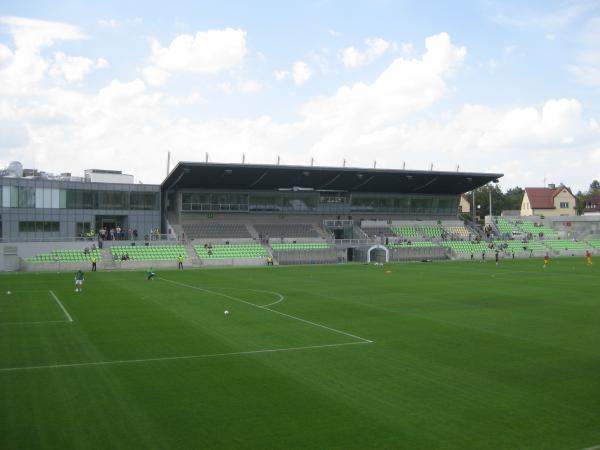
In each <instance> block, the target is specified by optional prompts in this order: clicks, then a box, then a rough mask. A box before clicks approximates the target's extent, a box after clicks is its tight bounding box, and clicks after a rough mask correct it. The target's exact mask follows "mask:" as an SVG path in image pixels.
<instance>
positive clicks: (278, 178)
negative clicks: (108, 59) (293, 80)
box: [0, 162, 598, 270]
mask: <svg viewBox="0 0 600 450" xmlns="http://www.w3.org/2000/svg"><path fill="white" fill-rule="evenodd" d="M3 175H4V176H2V177H0V185H1V186H2V188H1V189H0V204H1V205H2V209H1V212H0V218H1V219H0V231H1V232H2V237H3V239H2V244H1V245H2V246H3V253H2V254H3V268H4V270H47V269H54V268H55V267H56V265H57V264H60V265H61V266H62V267H65V268H67V267H71V268H75V267H76V266H80V265H81V264H82V263H83V264H85V263H86V262H88V261H90V260H91V258H92V257H93V258H94V259H95V260H96V261H97V263H98V265H99V267H100V268H102V269H114V268H133V269H135V268H143V267H147V266H148V264H152V265H153V266H156V267H176V261H178V260H179V259H181V260H182V261H183V263H184V265H185V266H187V267H203V266H212V265H215V266H218V265H264V264H267V263H272V264H275V265H286V264H312V263H339V262H351V261H358V262H373V261H376V262H384V261H402V260H423V259H427V260H429V259H469V258H471V257H473V256H474V255H477V256H481V254H482V253H488V254H493V253H495V252H500V253H501V254H502V256H503V257H507V256H512V257H515V256H516V257H531V256H536V255H543V254H546V253H550V254H552V255H567V254H568V255H572V254H582V253H584V252H586V251H588V250H589V251H593V252H597V251H598V244H597V242H598V241H597V240H595V239H596V238H597V236H596V235H590V236H589V238H590V240H589V242H588V241H586V240H585V239H572V236H571V234H570V233H567V232H565V231H562V230H564V229H566V227H567V223H566V222H565V223H564V224H562V223H561V225H560V226H557V224H556V223H552V222H549V221H548V220H542V219H541V218H540V217H539V216H527V217H520V216H517V217H512V216H507V217H503V216H496V217H492V218H489V217H488V218H486V220H487V222H486V226H485V227H481V226H478V225H476V224H474V223H472V222H468V221H464V220H463V219H462V218H461V217H460V216H459V202H460V199H461V198H463V199H464V196H463V193H464V192H468V191H472V190H473V189H476V188H478V187H480V186H483V185H486V184H487V183H490V182H494V181H497V180H498V179H499V178H500V177H502V174H494V173H460V172H434V171H411V170H388V169H364V168H334V167H313V166H310V167H308V166H279V165H248V164H221V163H194V162H180V163H179V164H177V165H176V166H175V167H174V168H173V170H172V171H171V172H170V173H169V175H168V176H167V177H166V178H165V180H164V181H163V182H162V183H161V185H135V184H133V179H132V177H131V176H129V175H122V174H121V173H120V172H118V171H102V170H90V171H86V176H85V177H84V178H83V177H82V178H77V177H71V176H70V174H63V175H61V176H58V177H54V176H48V175H45V176H44V175H43V174H39V173H38V174H37V175H36V174H34V176H29V177H25V176H22V174H16V173H4V174H3ZM19 175H21V176H19ZM67 175H68V176H67ZM588 219H589V218H588ZM573 223H575V222H573ZM568 226H571V222H569V223H568ZM561 227H562V228H561ZM574 241H575V242H574Z"/></svg>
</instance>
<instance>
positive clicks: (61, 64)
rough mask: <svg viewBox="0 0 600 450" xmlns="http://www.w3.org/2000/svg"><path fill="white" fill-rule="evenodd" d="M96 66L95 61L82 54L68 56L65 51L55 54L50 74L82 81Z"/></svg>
mask: <svg viewBox="0 0 600 450" xmlns="http://www.w3.org/2000/svg"><path fill="white" fill-rule="evenodd" d="M93 67H94V61H92V60H91V59H89V58H83V57H80V56H67V55H65V54H64V53H63V52H57V53H55V54H54V61H53V63H52V65H51V66H50V70H49V72H48V73H49V74H50V75H51V76H53V77H62V78H64V79H65V80H66V81H68V82H71V81H81V80H83V78H84V77H85V76H86V75H87V74H88V73H89V72H90V71H91V70H92V68H93Z"/></svg>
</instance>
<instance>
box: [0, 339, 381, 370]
mask: <svg viewBox="0 0 600 450" xmlns="http://www.w3.org/2000/svg"><path fill="white" fill-rule="evenodd" d="M369 343H370V342H343V343H341V344H323V345H307V346H304V347H287V348H268V349H263V350H249V351H245V352H229V353H209V354H206V355H184V356H165V357H161V358H140V359H124V360H115V361H90V362H81V363H70V364H48V365H43V366H24V367H3V368H0V372H17V371H22V370H41V369H63V368H69V367H86V366H108V365H115V364H134V363H146V362H160V361H178V360H186V359H201V358H216V357H219V356H243V355H257V354H260V353H279V352H291V351H298V350H315V349H320V348H330V347H343V346H346V345H359V344H369Z"/></svg>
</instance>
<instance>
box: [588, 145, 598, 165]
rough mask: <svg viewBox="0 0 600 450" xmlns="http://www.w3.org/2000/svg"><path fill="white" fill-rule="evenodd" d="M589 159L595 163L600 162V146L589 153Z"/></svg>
mask: <svg viewBox="0 0 600 450" xmlns="http://www.w3.org/2000/svg"><path fill="white" fill-rule="evenodd" d="M589 159H590V161H591V162H593V163H600V148H597V149H595V150H592V151H591V152H590V153H589Z"/></svg>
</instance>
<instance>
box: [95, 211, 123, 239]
mask: <svg viewBox="0 0 600 450" xmlns="http://www.w3.org/2000/svg"><path fill="white" fill-rule="evenodd" d="M127 226H128V225H127V216H96V230H98V231H100V230H101V229H103V228H104V229H105V230H106V233H105V235H104V238H105V239H111V235H110V231H111V230H115V233H116V229H117V228H121V234H122V236H116V235H115V236H114V238H115V239H121V238H124V236H123V232H124V231H125V232H126V231H127Z"/></svg>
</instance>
